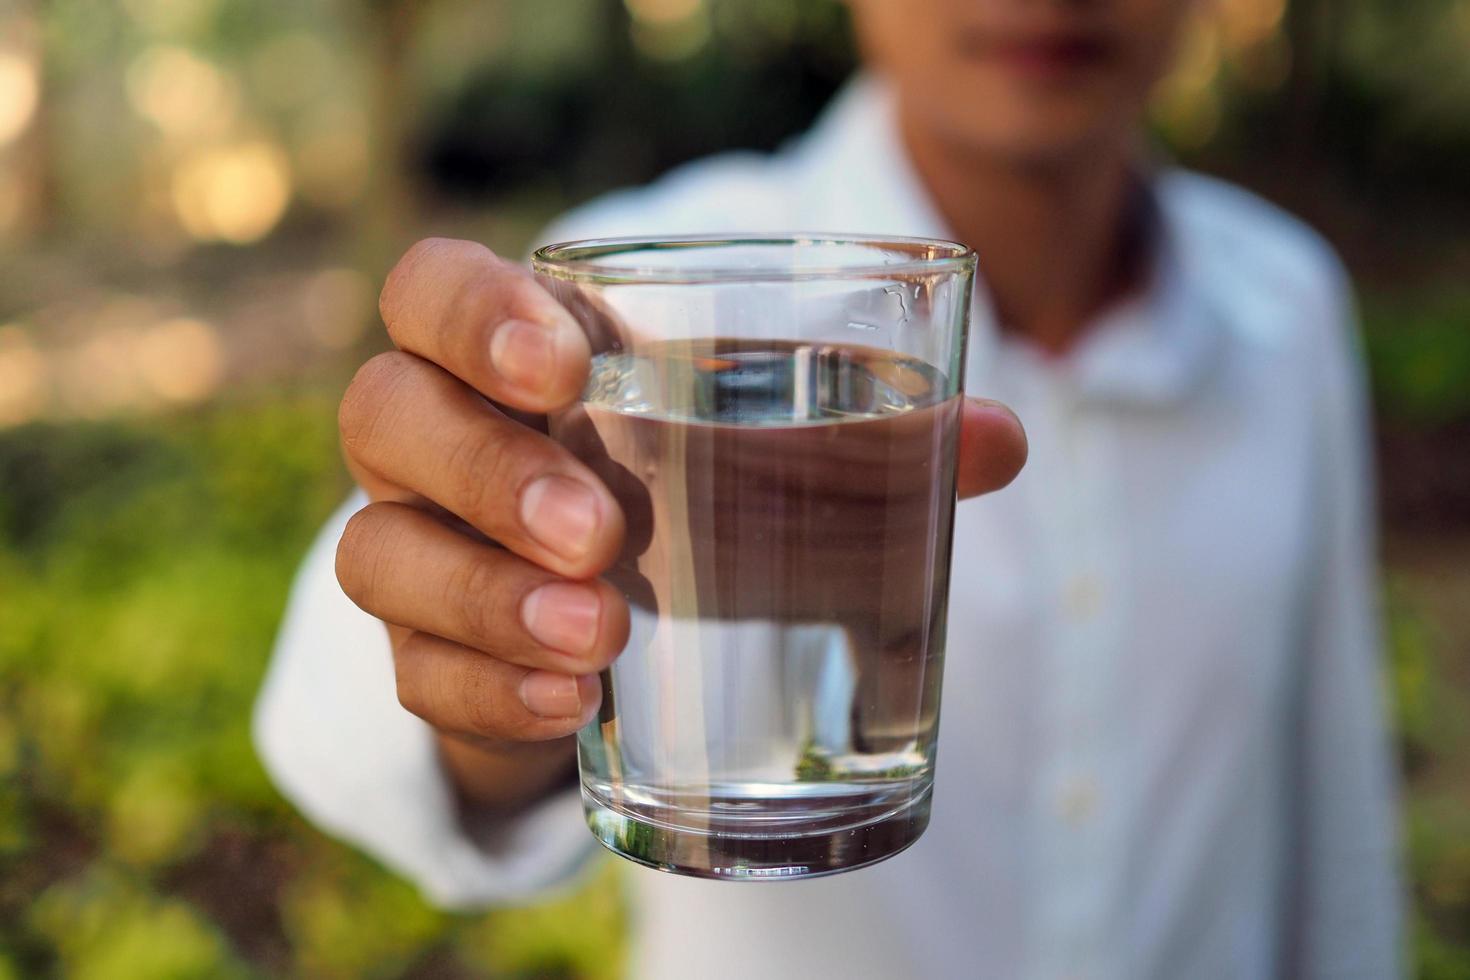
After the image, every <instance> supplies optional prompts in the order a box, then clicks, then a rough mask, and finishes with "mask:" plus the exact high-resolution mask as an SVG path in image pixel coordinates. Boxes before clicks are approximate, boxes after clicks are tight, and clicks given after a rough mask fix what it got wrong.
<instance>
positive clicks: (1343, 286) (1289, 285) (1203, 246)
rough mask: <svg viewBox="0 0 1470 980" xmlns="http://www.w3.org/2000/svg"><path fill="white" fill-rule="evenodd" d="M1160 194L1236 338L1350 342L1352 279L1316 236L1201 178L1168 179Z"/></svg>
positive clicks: (1233, 189)
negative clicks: (1348, 333) (1347, 335)
mask: <svg viewBox="0 0 1470 980" xmlns="http://www.w3.org/2000/svg"><path fill="white" fill-rule="evenodd" d="M1159 196H1160V201H1161V205H1162V207H1163V208H1164V211H1165V217H1166V220H1167V221H1168V222H1169V224H1170V227H1171V229H1172V231H1173V233H1174V234H1175V235H1176V236H1177V237H1178V239H1179V242H1178V244H1179V246H1180V248H1181V250H1182V252H1183V254H1184V257H1185V261H1186V262H1187V263H1188V266H1189V269H1190V272H1191V273H1192V276H1193V278H1194V279H1195V281H1196V282H1197V283H1198V284H1199V285H1200V286H1201V287H1202V289H1203V291H1204V293H1205V294H1206V296H1207V297H1208V299H1209V302H1210V303H1211V305H1212V306H1213V307H1214V308H1215V309H1216V311H1217V312H1218V313H1220V314H1223V316H1224V318H1225V319H1226V320H1227V321H1228V323H1229V325H1230V326H1231V327H1232V328H1234V333H1236V334H1237V335H1239V336H1240V339H1244V340H1248V341H1254V342H1257V343H1260V344H1266V345H1270V346H1283V345H1284V346H1291V347H1297V346H1305V347H1308V348H1311V347H1319V346H1320V345H1322V344H1327V345H1330V346H1333V347H1341V346H1344V345H1345V344H1346V343H1347V342H1348V338H1347V337H1346V336H1344V335H1345V334H1346V333H1347V332H1348V331H1347V330H1346V329H1345V328H1346V327H1348V326H1350V325H1351V323H1352V320H1353V317H1352V305H1353V304H1352V298H1351V287H1350V282H1349V279H1348V275H1347V272H1346V270H1345V268H1344V267H1343V264H1342V260H1341V259H1339V258H1338V256H1337V253H1336V252H1335V251H1334V250H1333V248H1332V246H1331V245H1329V244H1328V243H1327V241H1326V239H1324V238H1323V237H1322V236H1321V235H1320V234H1319V233H1318V232H1317V231H1315V230H1314V229H1312V228H1311V227H1310V226H1308V225H1307V224H1306V223H1305V222H1303V221H1301V220H1300V219H1298V218H1296V217H1294V216H1292V215H1291V214H1288V213H1287V212H1286V211H1284V210H1282V209H1281V208H1279V207H1277V206H1276V205H1274V204H1271V203H1270V202H1268V201H1266V200H1265V199H1263V198H1261V197H1259V196H1257V195H1255V194H1252V193H1251V192H1250V191H1247V190H1245V189H1243V188H1241V187H1237V186H1235V185H1233V184H1229V183H1226V182H1225V181H1222V180H1218V179H1215V178H1212V177H1206V176H1204V175H1202V174H1196V173H1190V172H1187V171H1173V172H1170V173H1167V174H1165V175H1164V176H1163V177H1161V178H1160V180H1159Z"/></svg>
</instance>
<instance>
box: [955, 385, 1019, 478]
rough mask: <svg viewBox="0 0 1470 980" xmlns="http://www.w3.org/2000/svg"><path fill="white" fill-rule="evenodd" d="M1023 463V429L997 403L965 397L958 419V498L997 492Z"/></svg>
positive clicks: (1011, 414) (1017, 421) (1013, 416)
mask: <svg viewBox="0 0 1470 980" xmlns="http://www.w3.org/2000/svg"><path fill="white" fill-rule="evenodd" d="M1025 463H1026V430H1025V429H1023V428H1022V427H1021V420H1020V419H1018V418H1016V413H1015V412H1012V411H1011V410H1010V409H1009V408H1006V407H1005V406H1004V405H1002V404H1001V403H1000V402H994V401H990V400H988V399H984V398H966V399H965V404H964V408H963V409H962V414H961V416H960V458H959V479H958V481H957V487H958V492H959V496H960V499H961V500H963V499H965V498H966V497H974V496H977V495H979V494H982V493H990V492H991V491H994V490H999V489H1000V488H1001V487H1003V486H1005V485H1006V484H1008V483H1010V482H1011V481H1012V480H1014V479H1015V478H1016V474H1017V473H1019V472H1021V467H1022V466H1024V465H1025Z"/></svg>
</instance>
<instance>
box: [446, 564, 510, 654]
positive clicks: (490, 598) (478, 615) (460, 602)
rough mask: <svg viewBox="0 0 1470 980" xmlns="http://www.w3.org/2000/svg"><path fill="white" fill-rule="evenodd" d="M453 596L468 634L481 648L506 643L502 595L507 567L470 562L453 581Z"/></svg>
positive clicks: (495, 646)
mask: <svg viewBox="0 0 1470 980" xmlns="http://www.w3.org/2000/svg"><path fill="white" fill-rule="evenodd" d="M449 587H450V589H451V590H452V592H451V595H452V597H453V601H454V603H455V605H456V606H457V608H458V609H459V615H460V618H461V626H462V628H463V629H464V631H465V632H466V634H467V635H469V636H472V637H474V638H475V639H476V641H477V643H478V645H479V646H480V647H481V648H482V649H487V650H494V649H497V648H498V647H500V646H503V645H504V644H503V640H504V634H505V633H506V631H507V630H508V629H509V628H510V624H509V623H507V622H506V621H505V620H506V614H505V609H504V604H503V603H502V602H501V597H502V596H503V595H504V594H505V575H504V570H503V569H501V568H499V567H498V565H497V564H496V563H495V562H492V561H487V560H474V561H470V562H467V563H466V564H465V565H464V566H463V567H462V568H461V569H460V570H459V571H458V572H457V573H456V574H455V576H454V578H453V580H452V581H451V583H450V586H449Z"/></svg>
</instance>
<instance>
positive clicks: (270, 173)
mask: <svg viewBox="0 0 1470 980" xmlns="http://www.w3.org/2000/svg"><path fill="white" fill-rule="evenodd" d="M290 200H291V174H290V168H289V166H288V164H287V162H286V155H285V154H284V153H283V152H282V151H281V149H280V148H279V147H278V146H276V145H275V144H273V143H268V142H264V141H255V142H249V143H241V144H238V145H234V146H223V147H217V148H211V149H204V150H197V151H195V152H193V153H191V154H189V155H188V156H186V157H185V158H184V160H183V162H182V163H181V164H180V165H179V167H178V169H177V170H176V171H175V172H174V178H173V202H174V209H175V211H176V212H177V213H178V216H179V221H180V222H181V223H182V224H183V226H184V230H185V231H187V232H188V233H189V234H190V235H191V236H193V237H194V238H196V239H198V240H200V241H223V242H231V243H233V244H236V245H246V244H249V243H251V242H256V241H259V240H260V239H262V238H264V237H265V236H266V235H268V234H270V232H271V230H272V229H273V228H275V226H276V224H277V222H279V221H280V220H281V217H282V216H283V215H284V214H285V213H286V206H287V205H288V204H289V203H290Z"/></svg>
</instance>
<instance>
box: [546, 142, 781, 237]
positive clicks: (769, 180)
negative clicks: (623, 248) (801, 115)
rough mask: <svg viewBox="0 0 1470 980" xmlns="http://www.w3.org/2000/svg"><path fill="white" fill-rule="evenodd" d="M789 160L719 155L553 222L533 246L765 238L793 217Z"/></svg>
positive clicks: (742, 154)
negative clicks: (758, 234)
mask: <svg viewBox="0 0 1470 980" xmlns="http://www.w3.org/2000/svg"><path fill="white" fill-rule="evenodd" d="M790 170H791V160H790V157H789V154H788V153H783V152H777V153H772V154H767V153H756V152H753V151H734V152H728V153H720V154H717V155H715V156H712V157H706V158H704V159H701V160H695V161H693V162H690V163H686V164H683V165H681V166H679V167H676V168H675V169H673V170H671V171H669V172H668V173H666V174H664V175H663V176H662V177H659V178H658V179H657V180H655V181H653V182H652V183H649V184H646V185H644V186H642V187H635V188H628V189H624V190H619V191H613V192H611V193H609V194H605V195H603V196H602V197H598V198H595V199H593V200H592V201H590V202H588V203H586V204H583V205H581V206H579V207H576V208H573V209H572V210H571V211H569V212H567V213H566V214H564V215H563V216H561V217H560V218H558V219H557V220H556V221H554V222H553V223H552V224H551V225H550V226H549V227H548V228H547V229H546V230H545V231H544V232H543V233H542V234H541V235H540V236H539V238H538V241H537V243H536V244H538V245H540V244H544V243H546V242H553V241H569V240H572V239H578V238H605V237H616V236H621V235H695V234H720V233H722V232H752V231H768V230H770V229H772V228H781V227H784V226H785V225H786V223H787V222H786V221H785V220H783V216H784V215H788V214H789V213H790V206H789V205H790V195H791V192H790V190H789V187H788V184H789V182H788V181H787V179H786V178H787V176H788V175H789V172H790Z"/></svg>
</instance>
